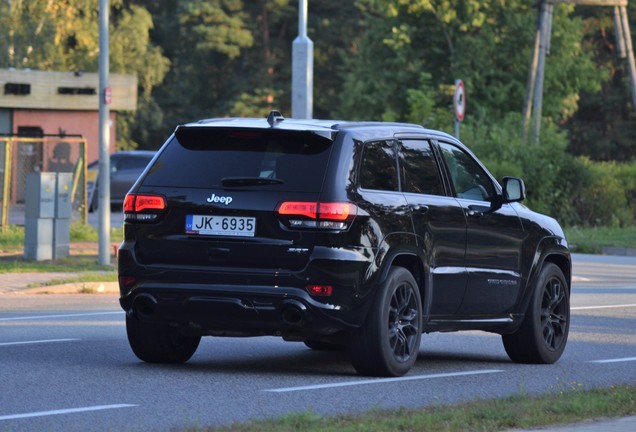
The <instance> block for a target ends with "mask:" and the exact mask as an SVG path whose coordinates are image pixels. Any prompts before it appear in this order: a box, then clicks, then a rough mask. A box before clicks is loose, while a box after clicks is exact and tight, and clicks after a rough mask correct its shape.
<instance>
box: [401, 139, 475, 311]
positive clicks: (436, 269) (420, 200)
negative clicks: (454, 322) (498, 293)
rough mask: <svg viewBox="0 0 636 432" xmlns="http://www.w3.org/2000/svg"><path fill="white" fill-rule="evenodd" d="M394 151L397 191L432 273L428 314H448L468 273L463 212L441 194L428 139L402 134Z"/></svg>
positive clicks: (456, 305)
mask: <svg viewBox="0 0 636 432" xmlns="http://www.w3.org/2000/svg"><path fill="white" fill-rule="evenodd" d="M399 155H400V157H399V162H400V175H401V184H402V191H403V193H404V196H405V197H406V201H407V202H408V205H409V207H410V209H411V215H412V220H413V226H414V230H415V233H416V234H417V238H418V247H419V249H420V250H421V251H422V254H423V255H424V256H425V257H426V259H427V264H428V266H429V272H430V274H431V277H432V288H433V289H432V296H433V297H432V299H431V315H434V316H447V315H451V314H453V313H455V312H456V311H457V309H458V308H459V306H460V305H461V302H462V299H463V296H464V291H465V289H466V282H467V278H468V275H467V273H466V269H465V267H464V253H465V249H466V217H465V215H464V211H463V209H462V207H461V205H460V204H459V203H458V202H457V200H456V199H455V198H454V197H452V196H447V193H446V191H445V188H444V185H443V183H442V177H441V175H440V170H439V168H438V164H437V162H436V159H435V156H434V154H433V151H432V148H431V144H430V143H429V141H428V140H424V139H402V140H401V146H400V152H399Z"/></svg>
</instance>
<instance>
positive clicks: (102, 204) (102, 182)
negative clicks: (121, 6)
mask: <svg viewBox="0 0 636 432" xmlns="http://www.w3.org/2000/svg"><path fill="white" fill-rule="evenodd" d="M108 69H109V63H108V0H99V259H98V261H99V264H100V265H110V250H109V244H110V125H109V117H110V113H109V109H108V104H109V103H110V87H109V86H108Z"/></svg>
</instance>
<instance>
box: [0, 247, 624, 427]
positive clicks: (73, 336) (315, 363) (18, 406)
mask: <svg viewBox="0 0 636 432" xmlns="http://www.w3.org/2000/svg"><path fill="white" fill-rule="evenodd" d="M574 262H575V268H574V271H575V280H574V288H573V295H572V301H571V303H572V325H571V330H570V340H569V343H568V347H567V348H566V351H565V353H564V355H563V357H562V358H561V360H560V361H559V362H558V363H557V364H555V365H548V366H546V365H542V366H538V365H518V364H513V363H511V362H510V361H509V360H508V357H507V356H506V353H505V351H504V349H503V346H502V344H501V339H500V337H499V336H496V335H491V334H487V333H481V332H465V333H450V334H432V335H424V337H423V338H422V345H421V349H420V355H419V359H418V361H417V363H416V365H415V367H414V368H413V369H412V370H411V372H410V373H409V374H408V375H407V376H406V377H403V378H397V379H378V378H374V379H369V378H365V377H361V376H358V375H356V374H355V372H354V370H353V368H352V367H351V366H350V364H349V361H348V359H347V357H346V355H345V354H342V353H323V352H314V351H311V350H309V349H307V348H306V347H305V346H304V345H303V344H301V343H289V342H284V341H282V340H280V339H277V338H270V337H264V338H247V339H238V338H237V339H235V338H204V339H203V340H202V342H201V346H200V347H199V349H198V351H197V352H196V354H195V355H194V357H193V358H192V359H191V360H190V361H189V362H188V363H186V364H185V365H179V366H158V365H149V364H144V363H141V362H139V361H138V360H137V359H136V357H135V356H134V355H133V354H132V352H131V351H130V348H129V347H128V343H127V340H126V334H125V326H124V315H123V312H121V310H120V309H119V307H118V303H117V298H116V297H115V296H109V295H60V296H52V295H48V296H25V295H4V296H2V297H1V298H0V389H1V390H0V430H1V431H5V430H7V431H12V430H18V431H43V430H46V431H110V430H117V431H148V430H157V431H166V430H173V429H174V428H177V430H179V429H181V428H185V427H188V426H201V427H203V426H207V425H218V424H226V423H229V422H233V421H245V420H249V419H254V418H265V417H273V416H280V415H284V414H287V413H292V412H304V411H313V412H316V413H319V414H324V415H333V414H341V413H351V412H359V411H366V410H368V409H371V408H378V407H381V408H397V407H422V406H430V405H439V404H447V403H454V402H458V401H465V400H470V399H476V398H492V397H500V396H504V395H508V394H512V393H519V392H527V393H529V394H538V393H545V392H560V391H564V390H569V389H583V388H592V387H606V386H611V385H615V384H631V385H634V384H636V367H635V366H636V259H635V258H621V257H594V256H582V255H576V256H575V261H574Z"/></svg>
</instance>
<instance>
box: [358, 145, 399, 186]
mask: <svg viewBox="0 0 636 432" xmlns="http://www.w3.org/2000/svg"><path fill="white" fill-rule="evenodd" d="M360 187H362V188H364V189H378V190H388V191H397V190H398V178H397V166H396V161H395V151H394V143H393V142H392V141H375V142H369V143H366V144H365V145H364V150H363V151H362V162H361V163H360Z"/></svg>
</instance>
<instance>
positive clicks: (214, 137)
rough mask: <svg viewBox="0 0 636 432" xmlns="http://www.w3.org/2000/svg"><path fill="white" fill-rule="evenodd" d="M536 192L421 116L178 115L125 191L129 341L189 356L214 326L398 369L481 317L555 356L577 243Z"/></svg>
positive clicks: (145, 351)
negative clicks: (433, 336) (427, 336)
mask: <svg viewBox="0 0 636 432" xmlns="http://www.w3.org/2000/svg"><path fill="white" fill-rule="evenodd" d="M524 196H525V190H524V184H523V182H522V180H520V179H518V178H513V177H506V178H504V179H503V181H502V182H501V184H500V183H498V182H497V181H496V180H495V179H494V178H493V176H492V175H491V174H490V173H489V172H488V171H487V170H486V168H485V167H484V166H483V165H482V164H481V163H480V162H479V160H478V159H477V158H476V157H475V156H474V155H473V153H472V152H471V151H470V150H469V149H468V148H467V147H466V146H464V145H463V144H462V143H460V142H459V141H458V140H457V139H455V138H453V137H452V136H449V135H447V134H445V133H443V132H439V131H435V130H428V129H425V128H423V127H421V126H417V125H411V124H400V123H381V122H345V121H330V120H299V119H284V118H283V117H282V116H281V115H280V113H278V112H272V113H270V115H269V116H268V118H267V119H246V118H222V119H210V120H202V121H199V122H196V123H191V124H186V125H182V126H179V127H177V128H176V130H175V132H174V133H173V134H172V136H170V137H169V138H168V140H167V141H166V143H165V144H164V145H163V147H162V148H161V149H160V150H159V153H158V156H157V157H156V158H155V159H154V160H153V162H152V163H151V164H150V166H149V167H148V168H147V169H146V171H145V172H144V173H143V174H142V175H141V177H140V178H139V180H138V181H137V183H136V184H135V185H134V186H133V188H132V189H131V192H130V193H129V194H128V195H127V196H126V199H125V204H124V212H125V223H124V231H125V236H124V237H125V238H124V241H123V243H122V244H121V246H120V248H119V254H118V271H119V284H120V290H121V298H120V303H121V306H122V308H123V309H124V310H125V311H126V328H127V334H128V340H129V342H130V346H131V348H132V350H133V352H134V353H135V354H136V355H137V357H139V358H140V359H141V360H143V361H146V362H161V363H180V362H185V361H187V360H188V359H189V358H190V357H191V356H192V355H193V354H194V352H195V350H196V349H197V347H198V344H199V342H200V339H201V337H202V336H260V335H275V336H281V337H282V338H283V339H285V340H289V341H302V342H304V343H305V344H306V345H307V346H308V347H309V348H312V349H319V350H327V349H347V350H348V351H349V353H350V358H351V362H352V364H353V366H354V367H355V369H356V370H357V371H358V372H359V373H361V374H366V375H380V376H382V375H385V376H399V375H403V374H405V373H407V372H408V371H409V370H410V369H411V367H412V366H413V364H414V362H415V360H416V358H417V355H418V352H419V350H420V337H421V334H422V333H423V332H436V331H445V332H447V331H459V330H484V331H488V332H494V333H498V334H501V335H502V339H503V344H504V347H505V350H506V352H507V353H508V355H509V357H510V358H511V359H512V360H513V361H515V362H524V363H553V362H555V361H557V360H558V359H559V357H560V356H561V354H562V352H563V350H564V348H565V345H566V341H567V337H568V329H569V323H570V306H569V296H570V273H571V261H570V254H569V251H568V247H567V243H566V240H565V237H564V234H563V231H562V229H561V228H560V226H559V225H558V223H557V222H556V221H555V220H554V219H552V218H550V217H547V216H544V215H540V214H537V213H535V212H533V211H531V210H529V209H528V208H527V207H525V206H523V205H521V204H520V203H519V201H521V200H523V199H524Z"/></svg>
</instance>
